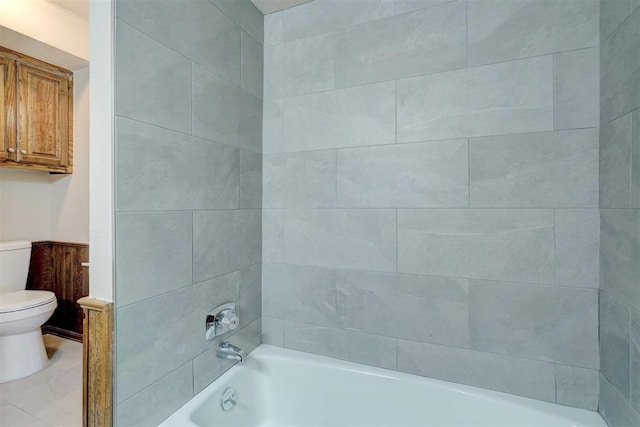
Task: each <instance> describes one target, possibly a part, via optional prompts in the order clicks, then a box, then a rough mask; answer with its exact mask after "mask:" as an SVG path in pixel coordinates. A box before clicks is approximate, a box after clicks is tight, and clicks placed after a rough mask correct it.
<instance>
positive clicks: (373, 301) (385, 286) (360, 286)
mask: <svg viewBox="0 0 640 427" xmlns="http://www.w3.org/2000/svg"><path fill="white" fill-rule="evenodd" d="M467 293H468V289H467V280H464V279H450V278H445V277H430V276H413V275H408V274H393V273H369V272H360V271H349V270H338V271H337V298H338V314H339V316H340V325H341V327H343V328H347V329H357V330H360V331H363V332H368V333H373V334H380V335H387V336H390V337H397V338H406V339H411V340H417V341H425V342H432V343H437V344H445V345H452V346H464V347H466V346H468V342H469V306H468V304H467V300H468V298H467Z"/></svg>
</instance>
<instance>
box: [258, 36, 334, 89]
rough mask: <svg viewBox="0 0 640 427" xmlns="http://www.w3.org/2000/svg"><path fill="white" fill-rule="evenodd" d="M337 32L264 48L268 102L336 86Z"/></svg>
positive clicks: (265, 83) (265, 87) (265, 85)
mask: <svg viewBox="0 0 640 427" xmlns="http://www.w3.org/2000/svg"><path fill="white" fill-rule="evenodd" d="M338 41H339V35H338V34H336V33H327V34H321V35H319V36H314V37H307V38H304V39H300V40H295V41H292V42H288V43H283V44H278V45H275V46H270V47H266V48H265V49H264V99H265V100H273V99H278V98H284V97H288V96H295V95H302V94H305V93H312V92H321V91H325V90H330V89H333V88H334V87H335V59H334V58H335V49H336V44H337V43H338Z"/></svg>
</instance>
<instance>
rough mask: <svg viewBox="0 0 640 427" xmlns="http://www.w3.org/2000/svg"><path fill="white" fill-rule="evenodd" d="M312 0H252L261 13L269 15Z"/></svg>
mask: <svg viewBox="0 0 640 427" xmlns="http://www.w3.org/2000/svg"><path fill="white" fill-rule="evenodd" d="M309 1H311V0H251V2H252V3H253V4H254V5H256V7H257V8H258V9H260V12H262V13H263V14H265V15H268V14H270V13H273V12H277V11H279V10H283V9H288V8H290V7H293V6H297V5H299V4H302V3H307V2H309Z"/></svg>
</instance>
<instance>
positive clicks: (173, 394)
mask: <svg viewBox="0 0 640 427" xmlns="http://www.w3.org/2000/svg"><path fill="white" fill-rule="evenodd" d="M191 365H192V363H191V361H189V362H188V363H186V364H184V365H182V366H181V367H179V368H178V369H176V370H175V371H173V372H171V373H169V374H168V375H167V376H165V377H163V378H161V379H160V380H158V381H157V382H155V383H154V384H152V385H151V386H149V387H147V388H146V389H144V390H142V391H141V392H140V393H138V394H136V395H135V396H133V397H131V398H130V399H129V400H127V401H125V402H122V403H121V404H119V405H118V410H117V417H116V422H117V424H118V425H119V426H121V427H134V426H135V427H147V426H148V427H152V426H157V425H158V424H159V423H161V422H162V421H164V420H165V419H166V418H167V417H168V416H169V415H171V414H172V413H174V412H175V411H177V410H178V409H179V408H180V407H181V406H182V405H184V404H185V403H187V401H188V400H189V399H191V398H192V397H193V370H192V366H191Z"/></svg>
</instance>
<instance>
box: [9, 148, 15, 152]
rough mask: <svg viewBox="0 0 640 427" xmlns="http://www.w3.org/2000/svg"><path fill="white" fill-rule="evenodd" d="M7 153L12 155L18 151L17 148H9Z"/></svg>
mask: <svg viewBox="0 0 640 427" xmlns="http://www.w3.org/2000/svg"><path fill="white" fill-rule="evenodd" d="M7 151H8V152H10V153H15V152H16V149H15V148H7Z"/></svg>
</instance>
